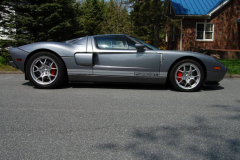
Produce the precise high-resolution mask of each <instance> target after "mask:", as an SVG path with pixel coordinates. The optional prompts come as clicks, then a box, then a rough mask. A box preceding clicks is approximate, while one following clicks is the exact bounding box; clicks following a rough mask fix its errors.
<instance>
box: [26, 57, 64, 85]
mask: <svg viewBox="0 0 240 160" xmlns="http://www.w3.org/2000/svg"><path fill="white" fill-rule="evenodd" d="M26 74H27V77H28V78H29V81H30V82H31V83H33V84H34V85H35V86H36V87H37V88H41V89H50V88H57V87H58V86H60V85H61V84H63V83H64V80H66V76H67V74H66V69H65V66H64V63H63V62H62V60H61V59H60V58H58V57H57V56H56V55H54V54H52V53H49V52H38V53H35V54H34V55H32V57H30V59H29V60H28V62H27V66H26Z"/></svg>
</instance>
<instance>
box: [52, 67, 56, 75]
mask: <svg viewBox="0 0 240 160" xmlns="http://www.w3.org/2000/svg"><path fill="white" fill-rule="evenodd" d="M51 67H52V68H56V66H55V64H53V65H52V66H51ZM51 75H56V69H51Z"/></svg>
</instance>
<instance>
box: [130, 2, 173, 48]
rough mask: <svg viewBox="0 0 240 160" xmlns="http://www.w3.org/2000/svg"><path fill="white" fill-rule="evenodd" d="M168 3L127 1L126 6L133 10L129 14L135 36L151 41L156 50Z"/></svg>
mask: <svg viewBox="0 0 240 160" xmlns="http://www.w3.org/2000/svg"><path fill="white" fill-rule="evenodd" d="M168 3H169V0H129V1H128V4H129V5H130V6H131V7H132V8H133V10H132V11H131V13H130V14H131V20H132V22H133V25H134V28H133V29H134V33H135V36H137V37H139V38H141V39H143V40H151V41H153V42H154V46H155V47H157V48H158V47H159V42H160V37H161V36H162V34H163V28H164V26H165V21H166V16H165V14H166V9H167V7H168Z"/></svg>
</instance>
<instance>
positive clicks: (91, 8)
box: [80, 0, 104, 35]
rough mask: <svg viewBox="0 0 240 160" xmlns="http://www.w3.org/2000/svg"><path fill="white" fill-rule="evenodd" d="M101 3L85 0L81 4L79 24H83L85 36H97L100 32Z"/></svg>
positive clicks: (101, 18)
mask: <svg viewBox="0 0 240 160" xmlns="http://www.w3.org/2000/svg"><path fill="white" fill-rule="evenodd" d="M102 7H103V1H102V2H100V1H99V0H85V1H83V2H82V7H81V11H82V13H83V15H82V16H81V18H80V19H81V22H82V23H83V26H84V28H83V33H84V34H85V35H95V34H99V33H100V31H101V23H102V21H103V13H104V11H103V8H102Z"/></svg>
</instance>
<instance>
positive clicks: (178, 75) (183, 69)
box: [170, 59, 204, 92]
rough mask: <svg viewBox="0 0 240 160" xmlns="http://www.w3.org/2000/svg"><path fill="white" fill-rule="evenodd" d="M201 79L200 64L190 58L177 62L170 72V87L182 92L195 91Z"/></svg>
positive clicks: (199, 85)
mask: <svg viewBox="0 0 240 160" xmlns="http://www.w3.org/2000/svg"><path fill="white" fill-rule="evenodd" d="M203 80H204V72H203V69H202V66H201V65H200V64H199V63H198V62H196V61H194V60H191V59H186V60H183V61H180V62H178V63H177V64H176V65H174V67H173V68H172V70H171V72H170V83H171V85H172V87H173V88H174V89H176V90H178V91H182V92H192V91H197V90H198V89H200V87H201V86H202V84H203Z"/></svg>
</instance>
